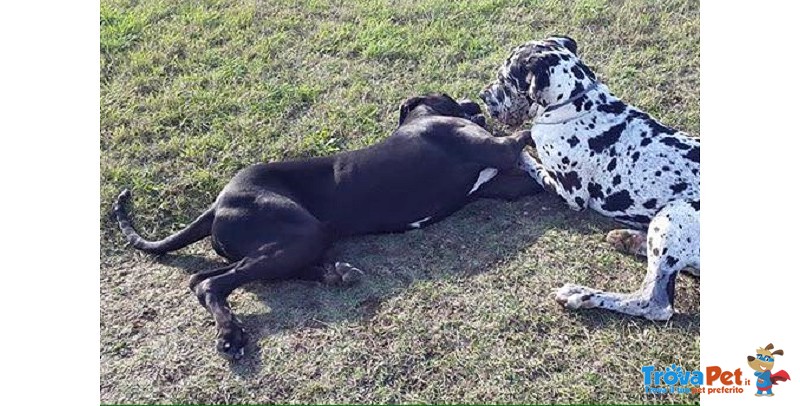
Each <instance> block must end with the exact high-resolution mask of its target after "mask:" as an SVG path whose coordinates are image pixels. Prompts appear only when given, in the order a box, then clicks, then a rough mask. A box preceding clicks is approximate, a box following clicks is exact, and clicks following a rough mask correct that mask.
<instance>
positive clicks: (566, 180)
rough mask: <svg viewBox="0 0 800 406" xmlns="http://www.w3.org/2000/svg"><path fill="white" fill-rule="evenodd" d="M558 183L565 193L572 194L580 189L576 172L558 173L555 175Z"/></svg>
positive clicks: (579, 179) (579, 180) (579, 181)
mask: <svg viewBox="0 0 800 406" xmlns="http://www.w3.org/2000/svg"><path fill="white" fill-rule="evenodd" d="M556 176H557V178H556V179H558V182H559V183H561V186H562V187H563V188H564V190H565V191H567V192H572V191H573V190H580V188H581V187H582V185H581V178H580V176H578V172H575V171H571V172H567V173H564V174H562V173H560V172H559V173H558V174H557V175H556Z"/></svg>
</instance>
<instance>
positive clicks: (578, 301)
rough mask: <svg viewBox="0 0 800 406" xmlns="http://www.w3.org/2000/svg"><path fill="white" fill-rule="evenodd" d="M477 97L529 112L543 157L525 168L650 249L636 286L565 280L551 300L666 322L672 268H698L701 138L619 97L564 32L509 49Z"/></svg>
mask: <svg viewBox="0 0 800 406" xmlns="http://www.w3.org/2000/svg"><path fill="white" fill-rule="evenodd" d="M481 98H482V99H483V100H484V102H486V104H487V106H488V109H489V111H490V113H491V115H492V116H493V117H495V118H496V119H498V120H499V121H502V122H505V123H507V124H509V125H518V124H521V123H522V122H523V121H524V120H525V119H528V118H533V119H534V124H533V127H532V129H531V135H532V137H533V140H534V142H535V144H536V152H537V154H538V158H539V159H538V160H537V159H535V158H534V157H532V156H531V155H529V154H528V153H527V152H525V151H523V153H522V155H521V156H520V166H521V167H522V168H523V169H525V170H526V171H527V172H528V173H529V174H530V175H531V176H532V177H533V178H534V179H536V181H537V182H539V184H541V185H542V186H543V187H544V188H545V189H548V190H550V191H552V192H554V193H556V194H558V195H559V196H560V197H562V198H563V199H564V200H565V201H566V203H567V204H568V205H569V207H570V208H572V209H573V210H584V209H586V208H587V207H588V208H591V209H593V210H596V211H597V212H599V213H602V214H604V215H606V216H608V217H611V218H614V219H616V220H618V221H620V222H622V223H625V224H627V225H630V226H633V227H634V228H636V229H634V230H630V229H626V230H615V231H612V232H611V233H609V235H608V237H607V239H608V240H609V241H610V242H612V243H614V244H615V245H616V246H617V247H618V248H621V249H624V250H626V251H629V252H632V253H638V254H646V255H647V275H646V276H645V280H644V282H643V283H642V286H641V287H640V288H639V290H638V291H636V292H634V293H609V292H604V291H601V290H597V289H592V288H588V287H585V286H579V285H573V284H566V285H564V286H563V287H561V288H560V289H557V290H556V292H555V296H556V300H558V301H559V302H560V303H562V304H563V305H564V306H566V307H568V308H571V309H579V308H594V307H599V308H603V309H609V310H613V311H618V312H621V313H625V314H630V315H634V316H643V317H646V318H648V319H651V320H667V319H669V318H670V317H671V316H672V314H673V299H674V284H675V277H676V275H677V273H678V271H680V270H681V269H684V268H693V270H694V271H695V273H696V274H697V275H699V269H700V245H699V244H700V222H699V218H700V142H699V140H698V139H697V138H693V137H691V136H689V135H688V134H686V133H683V132H680V131H676V130H673V129H672V128H669V127H667V126H665V125H663V124H661V123H659V122H658V121H656V120H654V119H653V118H651V117H650V116H649V115H647V114H646V113H644V112H642V111H641V110H638V109H636V108H635V107H633V106H630V105H628V104H626V103H624V102H622V101H621V100H620V99H618V98H617V97H615V96H614V95H613V94H612V93H611V92H610V91H609V90H608V87H606V86H605V85H603V84H602V83H599V82H598V81H597V79H596V77H595V75H594V73H593V72H592V71H591V70H590V69H589V68H588V67H587V66H586V65H584V64H583V63H582V62H581V60H580V59H579V58H578V56H577V44H576V43H575V41H574V40H572V39H571V38H568V37H552V38H548V39H546V40H543V41H531V42H528V43H526V44H524V45H522V46H519V47H517V48H515V49H514V51H513V52H512V54H511V55H510V56H509V58H508V59H507V60H506V62H505V64H504V65H503V66H502V67H501V68H500V71H499V74H498V80H497V81H496V82H494V83H492V84H490V85H489V86H488V87H487V88H486V89H485V90H484V91H483V92H482V93H481ZM642 229H646V230H647V234H646V236H645V235H644V232H643V231H639V230H642Z"/></svg>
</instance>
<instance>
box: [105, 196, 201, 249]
mask: <svg viewBox="0 0 800 406" xmlns="http://www.w3.org/2000/svg"><path fill="white" fill-rule="evenodd" d="M130 198H131V192H130V191H129V190H128V189H125V190H123V191H122V193H120V194H119V196H118V197H117V201H116V202H114V214H115V215H116V216H117V222H118V223H119V228H120V230H122V234H124V235H125V238H127V239H128V242H130V243H131V245H132V246H133V247H134V248H136V249H139V250H142V251H144V252H146V253H148V254H156V255H160V254H164V253H166V252H169V251H175V250H177V249H181V248H183V247H185V246H187V245H189V244H191V243H194V242H197V241H200V240H202V239H203V238H205V237H208V236H209V235H211V224H212V223H213V222H214V207H211V208H210V209H208V210H206V212H205V213H203V214H201V215H200V217H198V218H197V219H196V220H195V221H193V222H192V224H189V225H188V226H186V228H184V229H183V230H181V231H178V232H177V233H175V234H172V235H171V236H169V237H167V238H164V239H163V240H159V241H147V240H145V239H144V238H142V236H141V235H139V233H137V232H136V230H135V229H134V228H133V226H132V225H131V220H130V218H129V217H128V213H127V212H126V211H125V207H124V205H125V203H127V202H128V201H129V200H130Z"/></svg>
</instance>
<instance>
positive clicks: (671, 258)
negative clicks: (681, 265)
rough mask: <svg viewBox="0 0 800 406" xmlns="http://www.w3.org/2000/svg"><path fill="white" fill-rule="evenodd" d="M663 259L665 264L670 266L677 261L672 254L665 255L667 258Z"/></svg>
mask: <svg viewBox="0 0 800 406" xmlns="http://www.w3.org/2000/svg"><path fill="white" fill-rule="evenodd" d="M665 261H666V262H667V266H669V267H670V268H672V267H673V266H675V264H677V263H678V258H675V257H673V256H672V255H667V258H666V259H665Z"/></svg>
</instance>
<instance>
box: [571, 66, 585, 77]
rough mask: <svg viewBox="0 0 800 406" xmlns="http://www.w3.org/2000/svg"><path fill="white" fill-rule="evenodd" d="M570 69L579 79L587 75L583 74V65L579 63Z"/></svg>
mask: <svg viewBox="0 0 800 406" xmlns="http://www.w3.org/2000/svg"><path fill="white" fill-rule="evenodd" d="M570 70H571V71H572V74H573V75H575V78H576V79H578V80H582V79H583V78H584V77H586V75H584V74H583V69H581V67H580V66H578V65H577V64H575V65H573V66H572V69H570Z"/></svg>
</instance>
